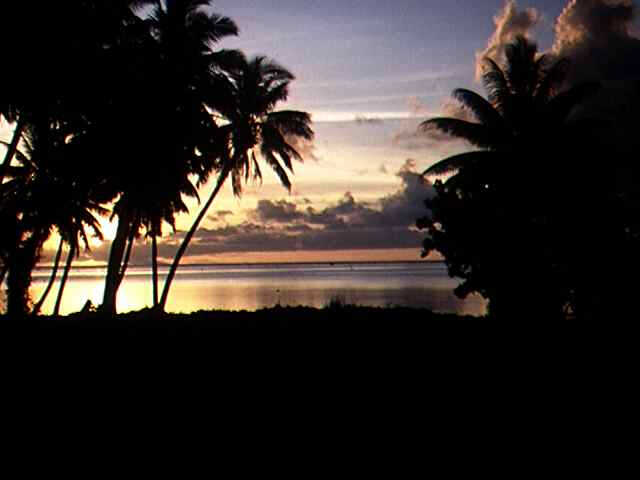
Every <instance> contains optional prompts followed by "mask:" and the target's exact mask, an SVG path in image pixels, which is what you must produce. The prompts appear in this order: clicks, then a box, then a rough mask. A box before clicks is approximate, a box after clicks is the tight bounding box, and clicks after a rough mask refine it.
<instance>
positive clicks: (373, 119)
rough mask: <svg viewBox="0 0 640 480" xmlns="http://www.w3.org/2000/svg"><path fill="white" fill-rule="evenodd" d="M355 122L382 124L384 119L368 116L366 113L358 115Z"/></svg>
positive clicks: (359, 123)
mask: <svg viewBox="0 0 640 480" xmlns="http://www.w3.org/2000/svg"><path fill="white" fill-rule="evenodd" d="M355 122H356V123H357V124H358V125H381V124H383V123H384V120H383V119H381V118H378V117H367V116H366V115H356V118H355Z"/></svg>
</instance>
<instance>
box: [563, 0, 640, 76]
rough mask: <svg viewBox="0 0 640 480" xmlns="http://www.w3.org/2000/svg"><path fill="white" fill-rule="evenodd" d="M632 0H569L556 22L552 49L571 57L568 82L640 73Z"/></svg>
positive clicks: (638, 74)
mask: <svg viewBox="0 0 640 480" xmlns="http://www.w3.org/2000/svg"><path fill="white" fill-rule="evenodd" d="M635 14H636V6H635V5H634V2H633V1H632V0H572V1H570V2H569V3H568V4H567V6H566V7H565V9H564V10H563V12H562V13H561V14H560V16H559V17H558V19H557V20H556V23H555V39H554V43H553V47H552V53H553V54H554V55H556V56H558V57H562V58H567V59H569V60H570V62H571V63H570V71H569V79H568V82H569V84H575V83H578V82H581V81H586V80H594V79H595V80H605V81H620V80H627V79H632V78H638V77H640V39H638V38H637V37H636V36H635V35H634V33H633V21H634V19H635Z"/></svg>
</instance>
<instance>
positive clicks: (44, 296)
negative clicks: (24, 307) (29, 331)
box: [31, 239, 64, 315]
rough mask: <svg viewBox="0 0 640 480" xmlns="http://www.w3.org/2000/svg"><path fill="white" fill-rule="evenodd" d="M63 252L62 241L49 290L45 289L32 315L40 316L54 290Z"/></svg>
mask: <svg viewBox="0 0 640 480" xmlns="http://www.w3.org/2000/svg"><path fill="white" fill-rule="evenodd" d="M62 250H64V240H63V239H60V245H59V246H58V253H56V259H55V260H54V262H53V270H52V271H51V277H50V278H49V283H48V284H47V288H45V289H44V292H43V293H42V297H40V300H38V303H36V305H35V307H33V311H32V312H31V314H32V315H38V314H39V313H40V310H42V306H43V305H44V302H45V301H46V300H47V297H48V296H49V293H50V292H51V288H53V284H54V283H55V281H56V277H57V275H58V267H59V266H60V259H61V258H62Z"/></svg>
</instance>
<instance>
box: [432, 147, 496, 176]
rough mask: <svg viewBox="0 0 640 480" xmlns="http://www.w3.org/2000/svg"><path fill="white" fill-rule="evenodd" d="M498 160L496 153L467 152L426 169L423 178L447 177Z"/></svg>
mask: <svg viewBox="0 0 640 480" xmlns="http://www.w3.org/2000/svg"><path fill="white" fill-rule="evenodd" d="M495 158H496V154H495V153H494V152H487V151H482V152H467V153H462V154H460V155H454V156H452V157H449V158H445V159H444V160H440V161H439V162H438V163H436V164H434V165H432V166H431V167H429V168H428V169H426V170H425V171H424V172H423V173H422V176H423V177H429V176H439V175H446V174H449V173H452V172H455V171H457V170H460V169H461V168H464V167H468V166H471V165H475V164H478V163H480V162H486V161H491V160H492V159H495Z"/></svg>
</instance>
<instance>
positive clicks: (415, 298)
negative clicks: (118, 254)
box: [31, 265, 486, 315]
mask: <svg viewBox="0 0 640 480" xmlns="http://www.w3.org/2000/svg"><path fill="white" fill-rule="evenodd" d="M430 268H431V267H428V266H427V267H422V266H418V267H416V266H408V267H403V266H402V265H399V266H398V267H397V268H393V267H392V266H381V267H377V266H375V265H373V266H371V267H366V266H358V267H356V268H355V269H354V268H353V267H350V268H346V267H341V266H336V267H333V266H331V267H330V266H319V267H309V268H306V267H305V268H302V267H296V268H293V269H292V270H288V269H286V268H283V267H264V268H261V267H234V268H226V269H225V268H222V269H215V268H207V267H201V268H191V269H184V270H183V271H182V272H181V273H179V275H178V276H177V277H176V281H175V282H174V285H173V288H172V290H171V295H170V297H169V302H168V304H167V311H169V312H175V313H189V312H193V311H198V310H209V309H222V310H259V309H261V308H268V307H273V306H274V305H276V304H280V305H283V306H284V305H292V306H297V305H304V306H311V307H318V308H321V307H324V306H326V305H327V304H329V302H331V300H332V299H336V298H337V299H339V300H341V301H342V302H344V303H349V304H357V305H368V306H378V307H385V306H390V305H403V306H415V307H424V308H430V309H432V310H434V311H442V312H451V313H459V314H463V315H467V314H468V315H483V314H484V313H485V310H486V304H485V302H484V300H482V299H481V298H479V297H470V298H469V299H467V300H466V301H460V300H459V299H456V298H455V297H454V295H453V293H452V290H453V288H455V286H456V285H457V283H456V282H455V281H454V280H451V279H450V278H448V277H447V276H446V271H440V270H434V271H431V270H430ZM102 275H103V272H102V271H100V270H99V269H96V270H93V271H88V272H87V271H77V272H73V273H72V275H71V276H70V279H69V282H68V283H67V287H66V289H65V294H64V298H63V302H62V306H61V313H62V314H63V315H66V314H69V313H73V312H78V311H80V310H82V308H83V307H84V306H85V303H86V302H87V300H90V301H91V302H92V304H93V305H94V306H97V305H100V303H101V302H102V295H103V291H104V277H103V276H102ZM34 280H35V281H34V284H33V286H32V289H31V295H32V298H33V299H34V300H37V299H39V298H40V295H41V293H42V291H43V290H44V288H45V286H46V281H47V276H46V274H45V272H41V274H40V275H37V276H36V277H35V278H34ZM163 281H164V277H163V276H162V275H161V276H160V288H162V284H163ZM56 296H57V284H56V285H54V288H53V289H52V291H51V293H50V294H49V297H48V299H47V302H46V303H45V305H44V308H43V312H42V313H44V314H48V313H51V312H52V311H53V307H54V304H55V300H56ZM151 306H152V287H151V277H150V275H149V272H148V270H147V269H131V271H130V273H129V275H128V276H127V277H126V278H125V280H124V281H123V284H122V287H121V288H120V291H119V294H118V305H117V307H118V311H119V312H128V311H135V310H141V309H143V308H146V307H151Z"/></svg>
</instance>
